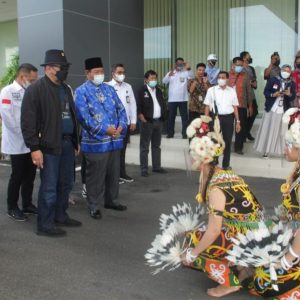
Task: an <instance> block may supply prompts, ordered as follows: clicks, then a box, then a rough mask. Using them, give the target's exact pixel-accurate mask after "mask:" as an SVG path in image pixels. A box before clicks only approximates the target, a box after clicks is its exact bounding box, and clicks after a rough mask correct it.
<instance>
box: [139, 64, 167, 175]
mask: <svg viewBox="0 0 300 300" xmlns="http://www.w3.org/2000/svg"><path fill="white" fill-rule="evenodd" d="M144 78H145V85H144V87H143V88H142V90H141V91H140V93H139V97H138V101H137V113H138V118H139V120H140V167H141V175H142V176H143V177H148V153H149V145H150V142H151V154H152V171H153V172H156V173H162V174H163V173H167V172H166V170H164V169H163V168H162V167H161V151H160V143H161V132H162V122H163V120H164V116H165V112H166V105H165V101H164V99H163V94H162V91H161V90H160V88H159V87H157V73H156V72H155V71H153V70H149V71H147V72H146V73H145V76H144Z"/></svg>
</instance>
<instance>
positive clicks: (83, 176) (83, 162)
mask: <svg viewBox="0 0 300 300" xmlns="http://www.w3.org/2000/svg"><path fill="white" fill-rule="evenodd" d="M80 174H81V183H82V184H86V159H85V156H84V155H82V159H81V171H80Z"/></svg>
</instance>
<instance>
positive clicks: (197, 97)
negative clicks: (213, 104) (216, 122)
mask: <svg viewBox="0 0 300 300" xmlns="http://www.w3.org/2000/svg"><path fill="white" fill-rule="evenodd" d="M194 80H196V82H197V84H196V87H195V89H194V91H193V92H192V93H190V100H189V111H193V112H198V113H200V114H204V112H205V104H204V99H205V96H206V91H207V89H208V88H209V87H210V84H209V83H204V82H202V81H199V80H198V79H192V80H189V81H188V85H187V88H188V90H189V89H190V87H191V85H192V83H193V81H194Z"/></svg>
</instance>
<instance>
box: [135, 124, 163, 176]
mask: <svg viewBox="0 0 300 300" xmlns="http://www.w3.org/2000/svg"><path fill="white" fill-rule="evenodd" d="M140 125H141V134H140V167H141V171H142V172H143V171H148V154H149V146H150V143H151V155H152V169H153V170H158V169H160V168H161V151H160V143H161V132H162V122H161V121H159V120H154V121H153V122H141V123H140Z"/></svg>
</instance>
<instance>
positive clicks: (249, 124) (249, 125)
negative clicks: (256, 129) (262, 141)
mask: <svg viewBox="0 0 300 300" xmlns="http://www.w3.org/2000/svg"><path fill="white" fill-rule="evenodd" d="M252 107H253V115H252V116H251V117H250V116H249V117H248V118H247V137H251V129H252V127H253V124H254V121H255V118H256V116H257V115H258V106H257V102H256V99H254V100H253V102H252Z"/></svg>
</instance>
